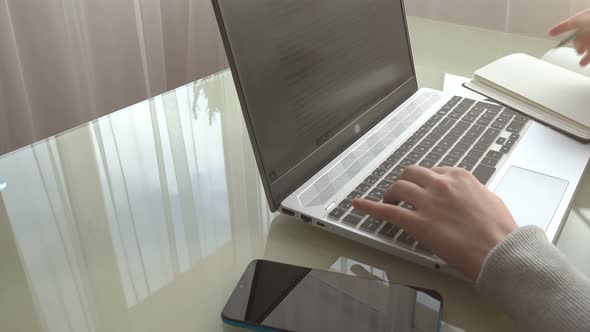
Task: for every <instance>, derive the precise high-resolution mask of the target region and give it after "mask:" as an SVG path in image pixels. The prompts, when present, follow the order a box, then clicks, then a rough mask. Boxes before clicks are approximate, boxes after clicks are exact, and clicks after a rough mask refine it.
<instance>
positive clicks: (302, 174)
mask: <svg viewBox="0 0 590 332" xmlns="http://www.w3.org/2000/svg"><path fill="white" fill-rule="evenodd" d="M223 1H224V0H212V4H213V9H214V11H215V16H216V18H217V23H218V26H219V30H220V33H221V38H222V40H223V44H224V46H225V50H226V55H227V58H228V62H229V66H230V69H231V72H232V75H233V79H234V84H235V86H236V92H237V95H238V98H239V100H240V105H241V107H242V113H243V116H244V120H245V124H246V127H247V130H248V135H249V137H250V142H251V144H252V148H253V150H254V155H255V158H256V163H257V165H258V170H259V172H260V176H261V179H262V184H263V186H264V191H265V194H266V197H267V200H268V204H269V207H270V209H271V211H273V212H274V211H276V210H277V209H278V208H279V207H280V204H281V202H282V201H283V200H284V199H285V198H287V197H288V196H289V195H290V194H291V193H293V192H294V191H296V190H297V189H298V188H299V187H301V186H302V185H303V184H305V182H306V181H308V180H309V179H310V178H311V177H313V176H314V175H315V174H317V173H318V172H319V171H320V170H321V169H322V168H324V167H325V166H326V165H327V164H328V163H330V161H332V160H333V159H335V158H336V157H337V156H338V155H339V154H341V153H342V152H343V151H344V150H346V149H347V148H348V147H349V146H351V145H352V144H354V142H356V141H357V140H358V139H359V138H360V137H362V136H363V135H364V134H365V133H366V132H367V131H369V130H370V129H371V128H373V127H374V126H375V125H377V124H378V123H379V122H380V121H381V120H382V119H383V118H385V117H386V116H387V115H388V114H390V113H391V112H393V111H394V110H395V109H396V108H397V107H399V106H400V105H401V104H402V103H403V102H405V101H406V100H407V99H408V98H410V97H411V96H412V95H414V94H415V93H416V92H417V91H418V84H417V79H416V70H415V65H414V58H413V53H412V46H411V42H410V35H409V31H408V20H407V17H406V10H405V6H404V2H403V1H402V0H397V1H399V2H400V5H401V10H402V18H403V25H404V30H405V35H406V42H407V47H408V52H409V57H410V64H411V76H410V77H409V78H408V80H406V81H405V82H404V83H403V84H401V85H400V86H398V87H394V86H392V91H391V92H390V93H389V94H388V95H386V96H385V97H384V98H382V99H381V100H380V101H378V102H377V103H375V104H374V105H373V106H372V107H370V108H368V109H367V111H365V112H364V113H363V114H362V115H361V116H359V117H358V118H357V119H355V120H354V121H352V122H351V123H350V124H348V125H347V126H346V127H345V128H343V129H342V130H340V131H339V132H338V133H336V134H335V135H334V136H333V137H332V138H330V139H329V140H328V141H327V142H326V143H324V144H323V145H322V146H320V147H319V148H317V149H316V150H315V151H313V152H312V153H310V154H309V155H308V156H307V157H306V158H304V159H302V160H300V161H298V162H297V163H296V164H295V165H293V166H292V167H291V168H290V170H288V171H287V172H286V173H285V174H283V175H281V176H280V177H279V178H278V179H277V180H275V181H274V182H272V181H271V179H270V177H269V172H268V170H267V168H266V167H265V164H264V160H263V158H262V153H261V151H260V146H259V145H258V144H257V137H256V134H255V132H254V129H253V128H254V127H253V124H252V116H251V110H250V109H249V108H248V103H247V99H246V96H245V93H244V91H243V89H242V84H241V81H242V78H243V75H241V71H240V68H238V65H237V63H236V58H237V55H236V54H235V53H234V50H233V49H232V45H231V44H232V43H231V36H230V35H229V32H228V30H227V29H226V26H225V23H224V15H225V14H224V9H223V7H222V2H223ZM359 129H360V130H359Z"/></svg>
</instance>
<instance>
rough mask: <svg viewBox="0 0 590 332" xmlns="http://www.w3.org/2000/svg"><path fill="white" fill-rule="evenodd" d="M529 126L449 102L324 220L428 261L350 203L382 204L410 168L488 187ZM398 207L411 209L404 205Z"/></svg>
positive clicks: (412, 243)
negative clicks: (456, 174)
mask: <svg viewBox="0 0 590 332" xmlns="http://www.w3.org/2000/svg"><path fill="white" fill-rule="evenodd" d="M528 121H529V118H528V117H526V116H523V115H521V114H520V113H517V112H515V111H513V110H510V109H508V108H505V107H502V106H500V105H496V104H490V103H486V102H476V101H475V100H471V99H467V98H461V97H453V98H452V99H451V100H450V101H449V102H448V103H447V104H446V105H445V106H443V107H442V108H441V109H440V110H439V111H438V112H436V114H434V115H433V116H432V117H431V118H430V119H429V120H428V121H427V122H426V123H425V124H424V125H422V126H421V127H420V128H419V129H418V130H417V131H416V132H415V133H414V134H413V135H412V136H411V137H410V138H409V139H407V140H406V141H405V142H404V143H403V144H402V145H401V146H400V147H399V148H398V149H397V150H396V151H395V152H394V153H393V154H392V155H390V156H389V157H388V158H387V159H386V160H385V161H383V162H382V163H381V165H380V166H379V167H377V169H375V170H374V171H373V172H372V173H371V174H370V175H369V176H368V177H367V178H366V179H365V180H364V181H363V182H362V183H359V184H358V186H357V187H356V189H355V190H353V191H352V192H351V193H350V194H348V196H347V197H346V198H345V199H344V200H342V201H341V202H340V203H339V204H338V205H337V206H336V207H335V208H333V209H332V210H331V211H330V213H329V214H328V217H329V218H330V219H333V220H337V221H340V222H342V223H344V224H346V225H348V226H352V227H355V228H357V227H358V228H359V229H360V230H362V231H364V232H367V233H370V234H378V236H380V237H382V238H384V239H387V240H390V241H394V242H396V243H397V244H401V245H403V246H406V247H410V248H415V249H416V250H417V251H419V252H421V253H423V254H425V255H431V253H430V252H428V250H426V248H424V247H423V246H422V245H421V244H420V243H417V242H416V240H414V239H413V238H412V237H411V236H410V235H409V234H407V233H406V232H404V231H403V229H401V228H399V227H397V226H395V225H392V224H390V223H386V222H384V221H382V220H377V219H374V218H372V217H370V216H367V215H366V214H364V213H362V212H361V211H359V210H357V209H354V207H353V206H352V200H353V199H355V198H359V197H360V198H364V199H368V200H372V201H375V202H381V201H382V200H383V195H384V194H385V192H386V191H387V189H388V188H389V186H391V185H392V184H393V183H394V182H395V180H396V179H397V177H398V176H399V175H400V174H401V173H402V172H403V170H404V169H405V168H406V167H408V166H410V165H414V164H417V165H419V166H422V167H426V168H432V167H445V166H446V167H460V168H464V169H466V170H468V171H470V172H472V173H473V175H474V176H475V177H476V178H477V179H478V180H479V181H480V182H481V183H483V184H486V183H487V182H488V180H489V179H490V178H491V177H492V175H493V174H494V172H495V171H496V169H497V168H498V167H499V166H500V161H502V158H503V157H504V156H505V155H506V154H508V153H509V152H510V151H511V150H512V149H513V148H514V146H515V145H516V143H517V142H518V140H519V138H520V135H521V132H522V130H523V128H524V127H525V126H526V124H527V122H528ZM400 204H402V206H403V207H405V208H409V209H411V208H412V206H411V205H409V204H407V203H400Z"/></svg>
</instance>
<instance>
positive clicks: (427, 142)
mask: <svg viewBox="0 0 590 332" xmlns="http://www.w3.org/2000/svg"><path fill="white" fill-rule="evenodd" d="M435 143H436V140H433V139H429V138H425V139H424V140H422V142H421V143H420V145H424V146H426V147H432V146H433V145H434V144H435Z"/></svg>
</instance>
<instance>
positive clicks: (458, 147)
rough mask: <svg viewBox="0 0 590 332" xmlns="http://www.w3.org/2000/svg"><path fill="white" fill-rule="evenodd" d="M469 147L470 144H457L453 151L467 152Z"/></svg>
mask: <svg viewBox="0 0 590 332" xmlns="http://www.w3.org/2000/svg"><path fill="white" fill-rule="evenodd" d="M470 146H471V144H467V143H465V142H459V143H457V144H455V149H459V150H463V151H467V150H469V147H470Z"/></svg>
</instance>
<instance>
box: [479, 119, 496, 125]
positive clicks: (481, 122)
mask: <svg viewBox="0 0 590 332" xmlns="http://www.w3.org/2000/svg"><path fill="white" fill-rule="evenodd" d="M491 122H492V120H487V119H484V118H480V119H479V120H477V122H476V123H477V124H478V125H482V126H487V125H489V124H490V123H491Z"/></svg>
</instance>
